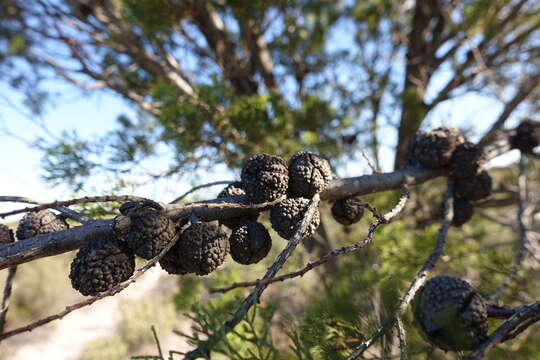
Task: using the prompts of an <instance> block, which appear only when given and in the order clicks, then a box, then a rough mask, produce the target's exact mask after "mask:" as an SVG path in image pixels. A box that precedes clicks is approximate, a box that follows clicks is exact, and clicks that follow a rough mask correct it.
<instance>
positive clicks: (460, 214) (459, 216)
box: [441, 196, 474, 227]
mask: <svg viewBox="0 0 540 360" xmlns="http://www.w3.org/2000/svg"><path fill="white" fill-rule="evenodd" d="M473 213H474V207H473V206H472V204H471V203H470V202H469V201H468V200H466V199H462V198H460V197H457V196H454V218H453V219H452V225H453V226H456V227H460V226H462V225H463V224H465V223H466V222H468V221H469V220H471V218H472V216H473ZM443 214H444V203H442V204H441V217H442V216H443Z"/></svg>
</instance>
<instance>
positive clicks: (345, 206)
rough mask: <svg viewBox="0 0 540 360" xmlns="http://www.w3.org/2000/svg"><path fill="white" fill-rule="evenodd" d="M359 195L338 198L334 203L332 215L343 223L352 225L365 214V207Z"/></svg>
mask: <svg viewBox="0 0 540 360" xmlns="http://www.w3.org/2000/svg"><path fill="white" fill-rule="evenodd" d="M360 203H361V201H360V199H359V198H357V197H354V196H353V197H348V198H343V199H338V200H336V201H335V202H334V205H332V216H333V217H334V219H335V220H336V221H337V222H338V223H340V224H342V225H352V224H354V223H356V222H358V221H360V219H362V216H364V207H363V206H361V205H360Z"/></svg>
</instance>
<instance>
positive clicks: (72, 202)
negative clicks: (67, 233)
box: [0, 195, 150, 218]
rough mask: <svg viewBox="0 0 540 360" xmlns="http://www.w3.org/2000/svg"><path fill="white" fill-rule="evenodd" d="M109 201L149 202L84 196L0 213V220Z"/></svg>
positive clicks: (107, 196)
mask: <svg viewBox="0 0 540 360" xmlns="http://www.w3.org/2000/svg"><path fill="white" fill-rule="evenodd" d="M110 201H137V202H141V201H150V200H148V199H146V198H143V197H140V196H133V195H102V196H85V197H82V198H77V199H71V200H63V201H53V202H50V203H45V204H41V205H38V206H33V207H26V208H24V209H18V210H13V211H8V212H5V213H0V218H5V217H6V216H11V215H16V214H21V213H25V212H35V211H40V210H45V209H51V208H58V207H59V206H70V205H75V204H80V203H94V202H110Z"/></svg>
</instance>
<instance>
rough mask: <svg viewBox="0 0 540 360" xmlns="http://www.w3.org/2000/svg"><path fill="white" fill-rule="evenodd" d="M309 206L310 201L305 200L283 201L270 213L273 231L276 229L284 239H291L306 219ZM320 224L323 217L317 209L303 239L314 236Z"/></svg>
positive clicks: (291, 199) (292, 199)
mask: <svg viewBox="0 0 540 360" xmlns="http://www.w3.org/2000/svg"><path fill="white" fill-rule="evenodd" d="M309 204H310V200H309V199H305V198H290V199H285V200H283V201H281V202H280V203H279V204H277V205H276V206H274V207H273V208H272V210H271V211H270V222H271V223H272V229H274V230H275V231H276V232H277V233H278V234H279V236H281V237H282V238H284V239H290V238H291V237H292V236H293V235H294V233H295V232H296V228H297V227H298V226H299V225H300V222H301V221H302V219H303V218H304V214H305V213H306V211H307V209H308V206H309ZM320 223H321V217H320V213H319V210H318V209H317V210H315V213H314V214H313V217H312V218H311V222H310V223H309V225H308V226H307V229H306V231H305V232H304V234H303V237H308V236H311V235H313V234H314V233H315V230H317V228H318V227H319V224H320Z"/></svg>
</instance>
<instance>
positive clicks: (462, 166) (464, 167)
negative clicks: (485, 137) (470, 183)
mask: <svg viewBox="0 0 540 360" xmlns="http://www.w3.org/2000/svg"><path fill="white" fill-rule="evenodd" d="M485 161H486V158H485V156H484V151H483V148H482V146H480V145H475V144H473V143H470V142H465V143H463V144H460V145H458V146H457V147H456V150H454V153H453V154H452V159H451V161H450V177H451V178H453V179H465V178H470V177H473V176H476V175H478V174H480V172H481V171H482V166H483V165H484V163H485Z"/></svg>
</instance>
